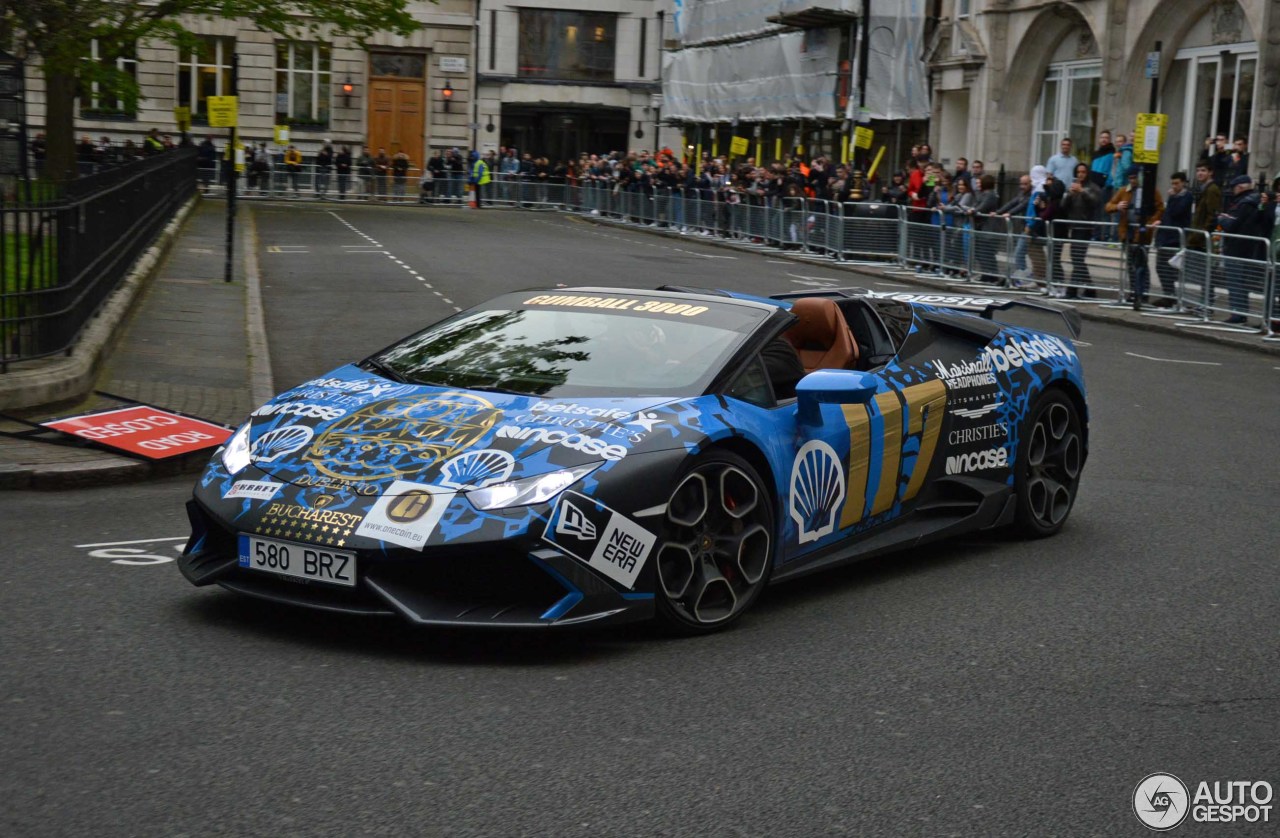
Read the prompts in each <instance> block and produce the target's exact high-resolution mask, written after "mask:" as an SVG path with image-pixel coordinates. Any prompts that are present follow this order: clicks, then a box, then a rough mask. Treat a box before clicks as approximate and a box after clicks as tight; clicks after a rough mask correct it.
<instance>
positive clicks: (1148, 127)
mask: <svg viewBox="0 0 1280 838" xmlns="http://www.w3.org/2000/svg"><path fill="white" fill-rule="evenodd" d="M1168 124H1169V115H1168V114H1163V113H1140V114H1138V127H1137V130H1135V131H1134V132H1133V162H1135V163H1159V162H1160V144H1161V143H1163V142H1164V131H1165V128H1166V127H1167V126H1168Z"/></svg>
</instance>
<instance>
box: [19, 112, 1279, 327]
mask: <svg viewBox="0 0 1280 838" xmlns="http://www.w3.org/2000/svg"><path fill="white" fill-rule="evenodd" d="M189 142H190V141H189V140H187V138H186V136H185V135H183V137H182V140H181V142H180V143H176V144H175V143H174V142H173V140H172V138H171V137H170V136H168V135H161V134H159V133H158V132H157V131H154V130H153V131H152V132H151V133H150V134H149V135H148V136H147V138H146V139H145V141H144V142H143V143H141V144H137V145H135V144H134V143H133V142H132V141H126V142H125V143H123V144H121V145H115V144H113V143H112V142H111V140H110V139H109V138H107V137H103V138H101V140H99V141H98V142H94V141H93V140H92V139H91V138H89V137H85V138H83V140H82V141H81V143H80V146H79V151H78V153H79V158H80V161H81V166H82V168H83V169H87V170H93V169H96V168H100V167H102V166H105V165H115V164H117V163H119V162H127V161H128V160H131V159H134V158H136V157H142V156H147V155H151V154H158V153H163V152H164V151H166V150H168V149H170V148H173V147H175V145H180V144H189ZM43 150H44V146H43V135H40V136H37V138H36V139H35V140H34V141H33V142H32V152H33V156H34V157H35V158H36V160H37V161H42V160H43ZM197 156H198V160H199V167H200V181H201V184H202V186H203V188H204V189H205V190H206V191H208V190H209V189H211V188H212V186H213V182H214V180H215V179H216V178H218V170H219V167H222V169H223V175H222V176H223V177H225V168H226V164H225V163H224V162H222V155H221V153H220V152H219V150H218V148H217V147H216V145H215V144H214V142H213V139H212V138H211V137H206V138H205V139H204V141H203V142H201V143H200V144H199V145H198V155H197ZM691 157H692V155H689V156H685V155H678V154H676V153H675V152H673V151H672V150H671V149H669V148H664V149H661V150H659V151H656V152H653V153H650V152H648V151H636V152H610V153H607V154H590V153H584V154H580V155H579V156H578V157H577V158H576V159H569V160H551V159H549V158H548V157H545V156H540V155H536V154H534V153H531V152H527V151H525V152H521V151H519V150H517V149H515V148H508V147H506V146H503V147H500V148H498V149H497V150H495V151H489V152H486V153H484V154H483V155H481V154H478V153H477V152H474V151H472V152H469V153H468V152H465V151H464V150H462V149H460V148H452V149H436V150H435V151H434V152H433V153H432V154H431V156H430V157H429V158H428V159H427V160H425V161H421V162H419V161H414V160H412V159H410V158H409V156H408V155H407V154H405V153H404V152H399V153H396V154H388V153H387V150H386V149H384V148H378V149H371V148H369V147H360V146H353V145H348V144H340V145H335V144H334V143H332V142H331V141H329V140H325V141H324V142H323V144H322V146H321V148H320V150H319V151H318V152H316V153H314V154H313V155H309V156H304V154H303V153H302V152H301V151H300V150H299V149H298V148H297V147H296V146H293V145H290V146H287V147H285V148H280V147H278V146H274V145H268V143H267V142H265V141H258V142H249V143H248V144H247V148H246V155H245V175H244V180H245V182H244V186H245V188H246V189H247V191H248V192H249V193H250V194H254V193H258V194H273V195H281V194H284V195H289V194H291V193H292V194H300V193H301V192H302V191H303V190H304V189H305V190H306V191H307V192H308V193H309V194H314V195H316V196H318V197H322V198H323V197H333V198H336V199H338V200H343V199H347V198H360V199H365V200H368V199H372V200H390V201H411V200H418V201H421V202H423V203H460V202H465V201H472V202H478V200H479V199H480V198H481V195H482V194H484V193H485V192H487V193H488V197H489V198H497V199H499V200H501V201H503V202H506V203H510V202H513V201H514V202H517V203H521V204H524V205H532V204H537V203H541V202H547V201H548V200H552V201H555V200H556V199H557V197H558V196H553V195H552V190H551V187H562V186H569V187H580V188H581V189H582V190H584V194H585V195H587V196H588V198H591V199H592V200H593V201H595V202H597V203H598V200H597V199H598V196H599V195H600V191H608V192H611V193H615V194H618V193H639V194H641V195H644V196H653V195H655V194H666V195H669V196H671V197H672V198H673V199H682V200H675V201H673V202H672V204H671V206H672V213H671V217H669V218H667V219H664V223H667V224H670V225H671V226H675V227H677V228H678V229H679V230H680V231H681V232H688V233H694V232H701V233H703V234H708V235H714V234H715V232H716V231H715V230H709V229H707V226H706V225H695V224H692V223H690V224H687V225H686V224H685V218H684V206H685V204H687V202H688V201H689V200H697V201H701V202H710V203H712V204H714V205H715V206H716V207H717V208H721V209H723V208H727V207H731V206H733V205H736V204H747V205H754V206H763V207H774V206H778V205H779V202H783V201H786V200H793V199H807V200H808V201H809V203H808V204H807V206H809V207H810V208H813V210H814V211H817V212H821V211H822V205H821V204H819V203H814V202H823V201H826V202H833V203H839V204H848V203H851V202H858V201H862V202H872V203H877V204H882V205H883V204H890V205H894V206H897V207H901V208H902V209H901V210H900V212H902V213H903V214H905V217H906V219H907V221H908V222H910V225H909V227H908V229H909V230H912V229H915V230H922V231H923V232H916V233H915V234H914V235H911V234H909V237H908V258H909V259H910V260H911V261H912V262H913V263H914V264H915V265H916V266H917V267H918V268H919V269H921V270H925V271H932V272H937V273H950V274H955V275H960V274H966V273H967V272H969V271H972V273H973V276H974V278H976V279H979V280H984V281H988V282H1003V281H1004V280H1003V279H1002V276H1001V273H1002V272H1001V271H1000V269H999V266H998V253H999V252H1001V251H1002V250H1003V248H1004V244H1005V242H1006V241H1007V239H1006V237H1009V236H1012V237H1015V238H1016V244H1015V245H1014V247H1013V253H1012V260H1011V261H1012V266H1011V268H1012V270H1011V273H1012V279H1011V282H1012V284H1013V285H1015V286H1034V285H1039V284H1047V285H1050V286H1051V287H1052V289H1053V291H1054V292H1055V293H1061V294H1063V295H1065V296H1077V295H1080V296H1085V297H1089V296H1093V295H1094V287H1093V286H1094V283H1093V280H1092V276H1091V271H1090V258H1089V253H1090V247H1091V245H1092V243H1094V242H1099V241H1101V242H1110V243H1115V242H1120V243H1123V245H1124V249H1125V250H1126V252H1127V259H1126V262H1127V264H1128V265H1129V268H1130V271H1131V276H1130V288H1131V289H1132V293H1133V294H1134V295H1136V296H1137V297H1139V298H1140V299H1147V297H1148V293H1149V291H1148V288H1149V285H1150V284H1151V282H1150V275H1151V273H1152V271H1151V268H1150V261H1149V260H1150V258H1151V251H1152V250H1154V256H1155V271H1154V273H1155V274H1156V278H1158V279H1159V282H1160V290H1161V292H1162V296H1159V297H1155V298H1154V299H1153V300H1152V302H1154V304H1156V305H1170V304H1172V302H1173V298H1174V296H1175V293H1176V291H1175V288H1174V284H1175V277H1176V275H1177V269H1176V267H1173V266H1172V265H1171V264H1170V260H1171V259H1172V258H1173V256H1174V254H1176V253H1177V251H1178V250H1180V249H1182V248H1183V247H1191V248H1204V247H1205V246H1206V244H1207V243H1209V242H1212V241H1214V239H1212V238H1210V236H1209V234H1212V233H1217V232H1224V233H1229V234H1232V235H1230V236H1226V237H1223V238H1222V239H1220V240H1219V241H1220V249H1221V252H1222V254H1223V255H1225V256H1230V257H1235V258H1237V259H1253V260H1265V259H1266V258H1267V248H1265V247H1261V246H1259V244H1258V240H1260V239H1267V240H1270V241H1271V242H1272V253H1273V254H1275V255H1276V256H1280V225H1277V224H1276V217H1277V211H1278V210H1280V205H1278V204H1277V201H1276V198H1275V191H1274V190H1275V189H1276V188H1277V187H1278V186H1280V179H1277V182H1276V183H1275V184H1272V188H1271V189H1270V190H1267V189H1265V188H1259V187H1262V186H1264V185H1262V184H1255V183H1254V181H1253V178H1252V176H1251V175H1250V173H1249V150H1248V143H1247V141H1246V140H1245V139H1244V138H1235V139H1234V140H1233V141H1231V142H1228V137H1227V136H1226V135H1223V134H1218V135H1216V136H1214V137H1210V138H1209V139H1208V140H1206V141H1205V144H1204V148H1203V150H1202V152H1201V154H1200V156H1199V160H1198V164H1197V166H1196V168H1195V170H1194V171H1193V172H1192V173H1190V174H1188V173H1184V172H1177V173H1174V174H1173V175H1172V177H1170V178H1169V179H1168V182H1167V183H1166V184H1164V185H1163V188H1161V187H1157V188H1156V189H1155V190H1154V194H1153V195H1151V196H1145V195H1144V194H1143V183H1142V179H1141V177H1140V174H1141V170H1140V167H1138V166H1137V165H1136V164H1135V162H1134V146H1133V143H1132V142H1131V141H1130V138H1129V137H1128V136H1127V135H1125V134H1118V133H1117V134H1114V135H1113V133H1112V132H1111V131H1102V132H1100V133H1099V135H1098V138H1097V143H1096V145H1095V147H1094V148H1093V149H1092V151H1091V152H1090V153H1087V154H1078V153H1077V151H1076V147H1075V144H1074V143H1073V141H1072V140H1071V139H1069V138H1064V139H1063V140H1062V141H1061V142H1060V143H1059V147H1058V151H1057V152H1056V153H1055V154H1053V155H1051V156H1050V157H1049V158H1048V159H1047V160H1045V161H1044V162H1043V164H1041V165H1037V166H1033V167H1032V169H1031V171H1030V172H1029V173H1028V174H1026V175H1022V176H1021V177H1020V178H1019V179H1018V183H1017V186H1016V188H1013V189H1009V190H1008V192H1009V193H1011V194H1004V195H1002V194H1000V191H999V189H998V187H999V184H998V183H997V181H996V178H995V177H994V176H993V173H992V172H989V171H988V170H987V167H986V166H985V165H984V163H983V161H981V160H972V161H970V160H969V159H967V158H965V157H956V158H955V160H954V163H952V164H950V165H947V166H944V165H943V164H942V163H941V162H940V161H938V160H935V159H934V156H933V149H932V148H931V147H930V146H929V144H927V143H922V144H919V145H917V146H915V147H913V148H912V150H911V153H910V155H909V156H908V157H907V159H906V160H904V161H903V163H902V165H901V167H900V168H898V169H897V170H895V171H892V172H884V171H883V170H882V171H881V173H880V174H878V175H876V176H875V177H874V179H867V178H865V177H864V176H863V172H862V171H859V170H857V169H855V168H854V167H853V165H852V164H846V163H842V162H839V161H836V160H832V159H830V158H828V157H826V156H823V155H818V156H815V157H811V158H801V157H799V156H798V155H797V156H792V157H790V158H788V159H785V160H777V161H773V162H770V163H765V162H764V161H757V160H756V159H755V158H752V157H745V158H736V159H727V158H725V157H723V156H718V155H713V154H711V153H703V154H702V155H701V157H700V159H696V160H695V159H690V158H691ZM479 172H483V173H484V174H483V179H481V178H480V177H479V176H478V173H479ZM490 175H492V181H493V183H490ZM482 185H483V186H484V190H483V192H482V191H481V186H482ZM593 190H594V192H593ZM593 195H594V196H597V198H592V196H593ZM593 205H594V203H593ZM925 225H928V226H927V227H926V226H925ZM933 228H941V229H936V230H934V229H933ZM721 232H723V231H721ZM974 234H977V235H974ZM996 234H999V235H996ZM1238 237H1243V238H1238ZM1064 251H1065V252H1066V255H1067V256H1068V261H1067V262H1066V263H1065V264H1064V261H1063V259H1062V256H1063V255H1064ZM1228 285H1229V286H1230V285H1231V283H1228ZM1236 285H1237V286H1240V287H1243V283H1236ZM1244 293H1246V292H1245V291H1242V290H1239V288H1237V290H1235V291H1233V292H1232V298H1231V304H1230V308H1231V309H1232V310H1233V312H1236V313H1233V314H1232V315H1231V319H1232V320H1233V321H1235V322H1239V321H1240V320H1242V316H1241V315H1240V314H1239V313H1238V312H1239V311H1241V310H1243V308H1244V307H1245V300H1244V298H1243V297H1242V294H1244Z"/></svg>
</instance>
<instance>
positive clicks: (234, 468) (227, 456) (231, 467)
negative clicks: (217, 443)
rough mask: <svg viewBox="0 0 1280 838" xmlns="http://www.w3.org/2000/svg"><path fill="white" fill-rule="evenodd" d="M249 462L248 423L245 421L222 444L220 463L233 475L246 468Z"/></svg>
mask: <svg viewBox="0 0 1280 838" xmlns="http://www.w3.org/2000/svg"><path fill="white" fill-rule="evenodd" d="M249 462H250V459H249V423H248V422H245V423H244V424H243V425H241V426H240V430H238V431H236V432H235V433H234V434H232V435H231V439H229V440H227V444H226V445H225V446H223V448H222V464H223V465H224V466H226V467H227V471H228V472H230V473H231V474H232V475H233V476H234V475H236V474H239V473H240V472H242V471H244V470H245V469H246V468H248V467H249Z"/></svg>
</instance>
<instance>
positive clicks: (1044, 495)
mask: <svg viewBox="0 0 1280 838" xmlns="http://www.w3.org/2000/svg"><path fill="white" fill-rule="evenodd" d="M1084 458H1085V454H1084V435H1083V433H1082V431H1081V425H1080V415H1079V413H1078V412H1077V411H1076V406H1075V404H1074V403H1072V401H1071V399H1070V398H1069V397H1068V396H1067V395H1066V394H1065V393H1063V392H1062V391H1061V390H1056V389H1054V390H1047V391H1045V393H1043V394H1042V395H1041V396H1040V398H1039V399H1038V400H1037V401H1036V404H1035V407H1034V408H1033V409H1032V411H1031V421H1030V423H1029V424H1028V425H1027V426H1026V427H1025V428H1024V432H1023V435H1022V439H1021V440H1020V441H1019V443H1018V463H1017V480H1016V481H1015V487H1016V489H1017V493H1018V519H1017V526H1018V529H1019V530H1020V531H1021V532H1022V533H1023V534H1024V535H1029V536H1035V537H1039V536H1046V535H1052V534H1053V533H1056V532H1057V531H1058V530H1060V529H1062V525H1063V524H1064V523H1065V522H1066V520H1067V516H1068V515H1070V514H1071V507H1072V506H1073V505H1074V504H1075V501H1076V493H1077V491H1078V490H1079V487H1080V472H1081V470H1082V469H1083V468H1084Z"/></svg>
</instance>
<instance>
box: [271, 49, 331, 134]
mask: <svg viewBox="0 0 1280 838" xmlns="http://www.w3.org/2000/svg"><path fill="white" fill-rule="evenodd" d="M332 82H333V76H332V73H331V72H330V65H329V45H328V44H299V43H294V42H292V41H279V42H277V43H276V105H275V110H276V118H277V119H281V120H282V121H283V122H284V123H285V124H287V125H296V126H298V127H307V126H314V127H316V128H327V127H328V126H329V93H330V90H331V89H332Z"/></svg>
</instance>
